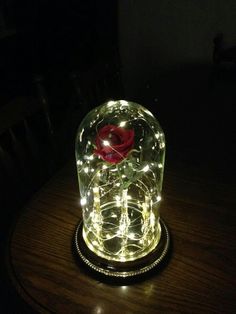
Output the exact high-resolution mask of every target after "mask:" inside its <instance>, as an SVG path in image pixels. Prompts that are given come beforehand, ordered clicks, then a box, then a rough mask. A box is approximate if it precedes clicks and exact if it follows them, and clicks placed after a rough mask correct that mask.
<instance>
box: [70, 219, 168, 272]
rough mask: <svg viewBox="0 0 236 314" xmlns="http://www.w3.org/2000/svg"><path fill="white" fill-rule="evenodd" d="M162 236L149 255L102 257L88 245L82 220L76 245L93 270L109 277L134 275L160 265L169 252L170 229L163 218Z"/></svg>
mask: <svg viewBox="0 0 236 314" xmlns="http://www.w3.org/2000/svg"><path fill="white" fill-rule="evenodd" d="M160 224H161V238H160V241H159V242H158V244H157V246H156V247H155V249H154V250H152V252H150V253H149V254H148V255H146V256H144V257H142V258H139V259H137V260H134V261H129V262H117V261H111V260H107V259H105V258H102V257H100V256H98V255H96V254H95V253H93V252H92V251H91V250H90V249H89V248H88V247H87V245H86V243H85V241H84V239H83V236H82V231H83V222H82V221H81V222H80V223H79V224H78V226H77V228H76V232H75V247H76V251H77V253H78V255H79V257H80V259H81V260H82V261H83V262H84V263H85V264H86V265H87V266H88V267H89V268H90V269H92V270H95V271H96V272H98V273H100V274H103V275H105V276H109V277H119V278H121V277H122V278H125V277H134V276H137V275H141V274H144V273H146V272H148V271H150V270H151V269H153V268H154V267H156V266H157V265H159V264H160V263H161V262H162V260H163V259H164V257H165V256H166V254H167V252H168V248H169V245H170V235H169V231H168V229H167V227H166V225H165V223H164V221H163V220H162V219H160Z"/></svg>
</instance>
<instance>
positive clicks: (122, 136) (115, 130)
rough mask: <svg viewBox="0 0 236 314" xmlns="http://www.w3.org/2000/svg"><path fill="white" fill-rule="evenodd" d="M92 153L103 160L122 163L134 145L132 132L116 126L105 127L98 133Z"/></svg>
mask: <svg viewBox="0 0 236 314" xmlns="http://www.w3.org/2000/svg"><path fill="white" fill-rule="evenodd" d="M95 143H96V149H95V150H94V153H95V154H96V155H98V156H100V157H101V158H102V159H103V160H105V161H107V162H109V163H112V164H117V163H119V162H120V161H122V160H123V159H124V158H126V156H127V155H128V153H129V152H130V150H131V149H132V148H133V145H134V130H126V129H124V128H121V127H118V126H116V125H111V124H110V125H105V126H104V127H103V128H101V129H100V130H99V131H98V134H97V137H96V140H95Z"/></svg>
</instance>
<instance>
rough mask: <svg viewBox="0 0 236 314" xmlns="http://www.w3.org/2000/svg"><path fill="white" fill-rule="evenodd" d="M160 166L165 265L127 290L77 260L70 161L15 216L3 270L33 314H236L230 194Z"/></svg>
mask: <svg viewBox="0 0 236 314" xmlns="http://www.w3.org/2000/svg"><path fill="white" fill-rule="evenodd" d="M198 174H199V173H198V169H195V170H191V169H190V168H187V169H186V167H185V166H184V165H182V166H177V167H175V168H173V169H172V170H171V167H169V166H168V164H167V166H166V173H165V178H164V189H163V196H164V200H163V202H162V207H161V215H162V217H163V218H164V220H165V221H166V222H167V224H168V226H169V228H170V230H171V234H172V254H171V258H170V260H169V263H167V265H166V267H165V268H163V269H162V270H161V271H159V272H156V273H155V272H154V273H153V274H152V276H151V277H149V278H147V279H146V280H143V281H138V282H136V283H135V282H134V283H132V284H130V285H128V284H126V282H124V283H123V284H122V285H117V284H116V285H115V284H112V283H106V282H102V281H100V280H99V279H97V278H94V277H92V276H90V275H89V274H88V273H87V272H86V271H85V270H84V268H83V267H82V266H80V265H78V264H77V263H76V260H75V258H74V256H73V254H72V245H71V243H72V237H73V235H74V231H75V227H76V224H77V222H78V220H79V219H80V218H81V210H80V207H79V193H78V183H77V178H76V170H75V166H74V164H73V163H71V164H69V165H68V166H66V167H65V168H64V169H63V170H61V171H60V172H59V173H58V174H57V175H56V176H55V177H54V178H52V179H51V180H50V181H49V182H48V183H47V184H46V185H45V186H44V187H43V188H42V189H41V190H40V191H39V192H38V193H37V194H36V195H35V196H34V198H33V199H32V200H31V201H30V202H29V203H28V205H27V206H26V207H25V209H24V211H23V212H22V213H21V216H20V217H19V219H18V221H17V223H16V225H15V228H14V230H13V233H12V237H11V241H10V253H9V267H10V272H11V276H12V280H13V281H14V284H15V286H16V288H17V289H18V290H19V292H20V294H21V295H22V297H23V298H24V299H25V300H26V301H27V302H28V303H29V304H30V305H31V306H32V308H33V309H35V310H37V311H38V312H40V313H48V312H54V313H96V314H102V313H109V314H110V313H112V314H115V313H119V314H120V313H164V314H168V313H197V314H199V313H235V312H236V285H235V243H236V237H235V221H236V219H235V218H236V216H235V212H236V206H235V205H236V204H235V190H234V188H233V186H232V185H230V184H226V183H224V184H223V183H219V182H216V181H212V180H211V179H210V178H209V177H208V176H207V175H206V176H205V177H204V176H200V175H198Z"/></svg>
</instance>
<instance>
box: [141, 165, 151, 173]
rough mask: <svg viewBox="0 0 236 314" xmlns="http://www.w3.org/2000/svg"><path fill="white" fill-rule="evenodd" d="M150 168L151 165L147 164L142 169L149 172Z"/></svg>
mask: <svg viewBox="0 0 236 314" xmlns="http://www.w3.org/2000/svg"><path fill="white" fill-rule="evenodd" d="M149 169H150V168H149V165H146V166H145V167H144V168H143V169H142V171H143V172H147V171H148V170H149Z"/></svg>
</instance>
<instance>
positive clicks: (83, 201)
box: [80, 197, 87, 206]
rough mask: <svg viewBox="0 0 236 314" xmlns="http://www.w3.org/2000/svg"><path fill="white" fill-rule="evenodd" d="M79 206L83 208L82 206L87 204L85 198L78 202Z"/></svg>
mask: <svg viewBox="0 0 236 314" xmlns="http://www.w3.org/2000/svg"><path fill="white" fill-rule="evenodd" d="M80 204H81V206H84V205H86V204H87V200H86V198H85V197H83V198H81V200H80Z"/></svg>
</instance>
